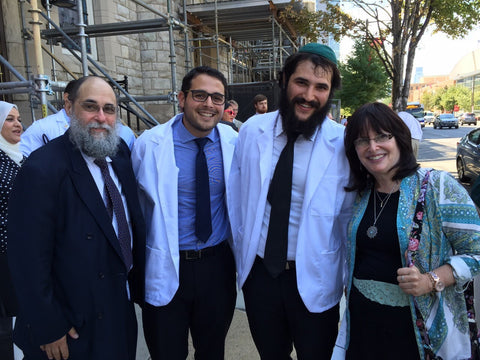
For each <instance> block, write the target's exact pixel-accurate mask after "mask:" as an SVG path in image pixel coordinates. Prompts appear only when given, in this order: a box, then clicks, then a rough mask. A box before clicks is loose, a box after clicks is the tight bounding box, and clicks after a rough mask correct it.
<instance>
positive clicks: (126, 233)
mask: <svg viewBox="0 0 480 360" xmlns="http://www.w3.org/2000/svg"><path fill="white" fill-rule="evenodd" d="M94 163H95V164H96V165H97V166H98V167H99V168H100V171H101V173H102V177H103V182H104V183H105V194H106V200H107V210H108V213H109V215H110V217H112V216H113V214H115V218H116V219H117V225H118V235H117V238H118V242H119V244H120V249H121V250H122V255H123V261H124V263H125V266H126V267H127V270H130V269H131V267H132V263H133V260H132V248H131V240H130V230H129V228H128V222H127V216H126V215H125V208H124V207H123V201H122V196H121V195H120V192H119V191H118V188H117V186H116V185H115V183H114V182H113V179H112V177H111V176H110V172H109V170H108V164H107V161H106V160H105V159H95V160H94Z"/></svg>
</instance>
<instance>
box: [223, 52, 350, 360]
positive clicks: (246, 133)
mask: <svg viewBox="0 0 480 360" xmlns="http://www.w3.org/2000/svg"><path fill="white" fill-rule="evenodd" d="M279 85H280V89H281V98H280V108H279V111H275V112H270V113H266V114H263V115H256V116H253V117H251V118H250V119H249V120H248V121H246V122H245V124H244V125H243V126H242V131H240V133H239V137H238V141H237V144H236V147H235V153H234V158H233V162H232V170H231V173H230V180H229V186H228V188H230V189H231V192H232V196H233V199H232V204H234V205H235V206H236V207H237V208H236V209H234V210H233V211H234V212H235V213H236V215H237V216H236V217H235V219H233V221H232V232H233V234H234V244H235V248H234V252H235V257H236V264H237V272H238V277H237V279H238V285H239V288H242V291H243V294H244V298H245V306H246V311H247V316H248V323H249V326H250V331H251V333H252V336H253V340H254V342H255V345H256V347H257V349H258V352H259V354H260V357H261V359H262V360H279V359H282V360H283V359H285V360H286V359H291V352H292V349H293V347H295V350H296V353H297V356H298V359H302V360H317V359H330V356H331V354H332V351H333V347H334V343H335V338H336V336H337V331H338V320H339V302H340V298H341V297H342V290H343V284H344V283H343V271H344V266H345V246H346V235H347V233H346V230H347V223H348V221H349V220H350V216H351V213H352V208H351V204H352V201H353V198H352V197H353V195H352V194H351V193H347V192H346V191H345V187H346V186H348V184H349V174H350V169H349V166H348V162H347V158H346V156H345V150H344V144H343V139H344V129H345V128H344V127H343V126H342V125H339V124H337V123H335V122H334V121H332V120H330V119H329V118H328V116H327V115H328V113H329V111H330V106H331V100H332V98H333V95H334V92H335V90H336V89H338V88H339V86H340V74H339V71H338V68H337V59H336V56H335V53H334V52H333V50H332V49H331V48H329V47H328V46H326V45H322V44H317V43H311V44H307V45H305V46H303V47H302V48H300V49H299V51H298V53H296V54H293V55H291V56H289V57H288V59H287V60H286V61H285V65H284V67H283V69H282V71H281V73H280V79H279ZM238 184H242V186H241V187H238Z"/></svg>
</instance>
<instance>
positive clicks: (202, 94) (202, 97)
mask: <svg viewBox="0 0 480 360" xmlns="http://www.w3.org/2000/svg"><path fill="white" fill-rule="evenodd" d="M184 92H185V93H189V92H190V93H192V99H193V100H195V101H198V102H205V101H207V99H208V97H209V96H210V97H211V99H212V103H214V104H215V105H223V104H225V95H223V94H220V93H213V94H210V93H208V92H206V91H204V90H185V91H184Z"/></svg>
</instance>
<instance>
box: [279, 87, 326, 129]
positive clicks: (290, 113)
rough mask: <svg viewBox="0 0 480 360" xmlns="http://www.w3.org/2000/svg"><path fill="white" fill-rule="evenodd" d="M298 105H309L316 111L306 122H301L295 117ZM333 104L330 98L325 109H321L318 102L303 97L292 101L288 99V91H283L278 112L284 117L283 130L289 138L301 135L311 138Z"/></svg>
mask: <svg viewBox="0 0 480 360" xmlns="http://www.w3.org/2000/svg"><path fill="white" fill-rule="evenodd" d="M296 103H300V104H301V103H307V104H309V105H310V106H312V107H313V108H314V109H316V110H315V112H314V113H313V114H312V115H311V116H310V117H309V118H308V119H307V120H306V121H301V120H299V119H298V118H297V116H296V115H295V107H294V105H295V104H296ZM331 104H332V101H331V99H330V98H329V99H328V102H327V103H326V104H325V106H323V107H320V104H319V103H318V102H316V101H305V99H303V98H302V97H295V98H293V99H292V100H291V101H290V100H288V97H287V90H286V89H282V90H281V93H280V106H279V109H278V110H279V112H280V115H281V116H282V125H283V130H284V131H285V133H286V134H287V137H288V138H290V137H291V136H293V135H294V134H300V135H303V137H305V138H310V137H311V136H312V135H313V134H314V132H315V129H316V128H317V127H318V126H320V125H321V124H322V123H323V121H324V120H325V117H326V116H327V114H328V113H329V111H330V106H331Z"/></svg>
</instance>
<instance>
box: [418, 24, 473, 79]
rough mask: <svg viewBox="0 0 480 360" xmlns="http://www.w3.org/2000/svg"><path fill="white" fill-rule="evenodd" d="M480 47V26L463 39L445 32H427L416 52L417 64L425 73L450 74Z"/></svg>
mask: <svg viewBox="0 0 480 360" xmlns="http://www.w3.org/2000/svg"><path fill="white" fill-rule="evenodd" d="M479 48H480V28H479V29H476V30H474V31H472V32H470V33H469V34H468V35H467V36H465V37H464V38H463V39H458V40H451V39H449V38H448V37H446V36H445V35H443V34H435V35H431V34H425V35H424V36H423V38H422V39H421V40H420V44H419V46H418V48H417V51H416V53H415V64H414V68H413V71H414V72H415V69H416V68H417V67H423V75H425V76H431V75H448V74H450V72H451V71H452V70H453V68H454V67H455V65H456V64H457V63H458V62H459V61H460V60H461V59H462V58H463V57H464V56H465V55H467V54H469V53H470V52H472V51H474V50H477V49H479Z"/></svg>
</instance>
